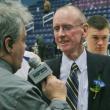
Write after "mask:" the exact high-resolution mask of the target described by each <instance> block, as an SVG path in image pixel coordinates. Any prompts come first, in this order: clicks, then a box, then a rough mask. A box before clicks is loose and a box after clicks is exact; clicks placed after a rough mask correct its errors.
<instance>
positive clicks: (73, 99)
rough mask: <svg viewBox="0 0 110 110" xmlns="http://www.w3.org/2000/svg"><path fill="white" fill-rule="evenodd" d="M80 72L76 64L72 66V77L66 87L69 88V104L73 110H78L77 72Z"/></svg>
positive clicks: (68, 79)
mask: <svg viewBox="0 0 110 110" xmlns="http://www.w3.org/2000/svg"><path fill="white" fill-rule="evenodd" d="M78 70H79V68H78V66H77V65H76V63H75V62H74V63H73V64H72V66H71V71H70V75H69V77H68V78H67V82H66V86H67V102H68V104H69V105H70V107H71V108H72V110H77V103H78V86H79V82H78V77H77V71H78Z"/></svg>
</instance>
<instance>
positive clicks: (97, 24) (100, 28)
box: [86, 15, 110, 55]
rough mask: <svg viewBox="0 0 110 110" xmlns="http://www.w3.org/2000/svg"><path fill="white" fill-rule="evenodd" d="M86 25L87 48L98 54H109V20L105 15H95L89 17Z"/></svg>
mask: <svg viewBox="0 0 110 110" xmlns="http://www.w3.org/2000/svg"><path fill="white" fill-rule="evenodd" d="M86 26H87V35H86V45H87V50H88V51H90V52H92V53H96V54H103V55H108V50H107V49H108V40H109V34H110V24H109V21H108V20H107V19H106V18H105V17H104V16H101V15H94V16H92V17H90V18H89V19H88V21H87V24H86Z"/></svg>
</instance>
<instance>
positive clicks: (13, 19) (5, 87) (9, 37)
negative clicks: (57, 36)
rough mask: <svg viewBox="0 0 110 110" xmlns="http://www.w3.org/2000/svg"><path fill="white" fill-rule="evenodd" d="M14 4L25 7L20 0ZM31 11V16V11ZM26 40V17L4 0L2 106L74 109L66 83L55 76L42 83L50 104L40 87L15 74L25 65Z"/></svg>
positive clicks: (10, 109) (0, 22) (8, 109)
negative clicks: (70, 103)
mask: <svg viewBox="0 0 110 110" xmlns="http://www.w3.org/2000/svg"><path fill="white" fill-rule="evenodd" d="M13 4H15V5H17V4H18V5H20V6H21V7H20V8H23V7H24V6H22V5H21V4H20V3H19V2H13ZM25 9H26V8H25ZM19 11H20V9H19ZM27 12H28V10H27ZM28 14H29V15H30V16H31V14H30V13H29V12H28ZM24 15H25V13H24ZM26 18H27V17H26ZM26 18H25V19H26ZM30 18H31V17H30ZM27 19H28V18H27ZM27 21H28V20H27ZM25 40H26V29H25V22H24V19H23V18H22V17H21V15H20V13H19V12H18V11H17V10H16V8H14V7H13V6H12V5H8V4H6V3H4V2H2V1H1V2H0V110H27V109H29V110H62V109H63V110H71V109H70V108H69V106H68V104H67V102H66V87H65V85H64V83H63V82H62V81H60V80H58V79H57V78H56V77H55V76H53V75H50V76H48V77H47V80H46V82H45V81H43V83H42V90H43V93H44V94H45V95H46V96H47V97H48V98H49V99H50V100H51V104H50V105H47V103H46V102H45V101H44V100H43V99H42V97H41V96H42V93H41V92H40V91H39V89H38V88H37V87H35V86H34V85H32V84H31V83H29V82H28V81H25V80H23V79H22V78H20V77H18V76H16V75H14V73H15V72H16V71H17V70H18V69H19V68H20V67H21V63H22V59H23V56H24V52H25V47H26V44H25Z"/></svg>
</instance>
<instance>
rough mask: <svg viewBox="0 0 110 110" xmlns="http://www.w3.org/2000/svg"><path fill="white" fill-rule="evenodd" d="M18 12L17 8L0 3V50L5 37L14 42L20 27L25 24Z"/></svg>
mask: <svg viewBox="0 0 110 110" xmlns="http://www.w3.org/2000/svg"><path fill="white" fill-rule="evenodd" d="M18 11H20V10H18ZM18 11H17V8H14V7H11V5H10V6H9V5H7V4H5V3H2V2H0V48H3V43H4V38H6V37H7V36H9V37H11V38H12V40H13V41H14V42H15V41H16V39H17V38H18V36H19V34H20V30H21V26H23V25H25V23H26V22H25V19H24V17H22V16H21V14H20V13H19V12H18ZM24 14H25V13H24Z"/></svg>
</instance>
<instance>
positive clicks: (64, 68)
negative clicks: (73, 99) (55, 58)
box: [60, 49, 88, 110]
mask: <svg viewBox="0 0 110 110" xmlns="http://www.w3.org/2000/svg"><path fill="white" fill-rule="evenodd" d="M73 62H75V63H76V64H77V65H78V67H79V70H80V71H78V73H77V75H78V80H79V96H78V107H77V109H78V110H87V109H88V74H87V54H86V51H85V49H84V51H83V53H82V54H81V55H80V56H79V57H78V59H76V60H75V61H73V60H71V59H69V58H68V57H67V56H66V55H65V54H64V53H63V56H62V63H61V68H60V73H61V75H60V79H61V80H63V81H64V82H65V83H66V80H67V78H68V75H69V74H70V69H71V65H72V64H73Z"/></svg>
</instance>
